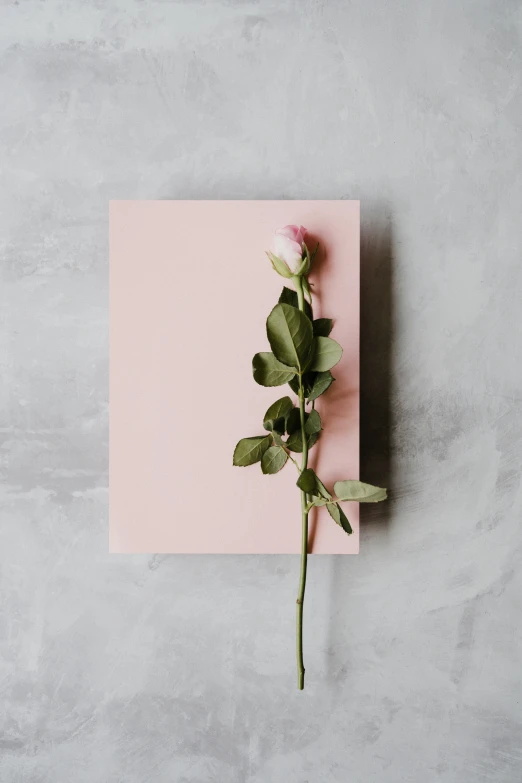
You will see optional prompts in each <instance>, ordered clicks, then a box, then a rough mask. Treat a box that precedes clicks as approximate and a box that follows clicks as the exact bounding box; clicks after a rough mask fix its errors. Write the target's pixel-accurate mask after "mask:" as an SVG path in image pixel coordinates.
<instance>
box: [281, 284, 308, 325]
mask: <svg viewBox="0 0 522 783" xmlns="http://www.w3.org/2000/svg"><path fill="white" fill-rule="evenodd" d="M279 304H289V305H292V307H299V300H298V299H297V291H293V290H292V289H291V288H287V287H286V286H285V287H284V288H283V290H282V291H281V296H280V297H279ZM304 309H305V315H307V316H308V318H309V319H310V320H312V308H311V307H310V305H309V303H308V302H306V301H305V306H304Z"/></svg>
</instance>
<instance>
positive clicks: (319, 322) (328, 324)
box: [312, 318, 333, 337]
mask: <svg viewBox="0 0 522 783" xmlns="http://www.w3.org/2000/svg"><path fill="white" fill-rule="evenodd" d="M332 326H333V321H332V319H331V318H316V319H315V321H313V323H312V327H313V330H314V337H328V335H329V334H330V332H331V331H332Z"/></svg>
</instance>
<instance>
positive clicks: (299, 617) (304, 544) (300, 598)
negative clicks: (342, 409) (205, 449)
mask: <svg viewBox="0 0 522 783" xmlns="http://www.w3.org/2000/svg"><path fill="white" fill-rule="evenodd" d="M295 285H296V289H297V301H298V304H299V309H300V310H301V312H304V292H303V283H302V279H301V278H300V277H296V279H295ZM299 415H300V419H301V440H302V443H303V456H302V460H301V473H302V472H303V470H305V469H306V467H307V465H308V442H307V439H306V432H305V396H304V388H303V381H302V376H301V375H299ZM307 503H308V498H307V496H306V493H305V492H303V491H301V514H302V529H301V573H300V576H299V592H298V594H297V605H296V652H297V687H298V688H299V690H300V691H302V690H303V688H304V675H305V669H304V662H303V607H304V597H305V588H306V565H307V558H308V507H307Z"/></svg>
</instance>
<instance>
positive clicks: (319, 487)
mask: <svg viewBox="0 0 522 783" xmlns="http://www.w3.org/2000/svg"><path fill="white" fill-rule="evenodd" d="M297 486H298V487H299V489H302V490H303V492H306V493H307V494H308V495H315V496H319V495H320V496H322V497H323V498H324V499H325V500H326V501H328V500H331V499H332V496H331V495H330V493H329V492H328V490H327V489H326V487H325V485H324V484H323V482H322V481H321V479H320V478H319V476H317V474H316V473H315V471H314V470H312V468H305V470H303V471H302V472H301V474H300V476H299V478H298V479H297Z"/></svg>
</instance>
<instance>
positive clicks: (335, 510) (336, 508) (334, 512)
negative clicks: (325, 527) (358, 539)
mask: <svg viewBox="0 0 522 783" xmlns="http://www.w3.org/2000/svg"><path fill="white" fill-rule="evenodd" d="M326 508H327V509H328V513H329V514H330V516H331V517H332V519H333V520H334V522H337V524H338V525H340V526H341V527H342V529H343V530H344V532H345V533H347V534H348V535H351V534H352V533H353V530H352V526H351V525H350V523H349V522H348V518H347V516H346V514H345V513H344V511H343V510H342V508H341V506H340V505H339V503H327V504H326Z"/></svg>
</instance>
